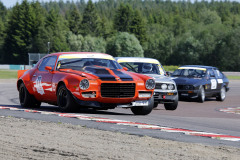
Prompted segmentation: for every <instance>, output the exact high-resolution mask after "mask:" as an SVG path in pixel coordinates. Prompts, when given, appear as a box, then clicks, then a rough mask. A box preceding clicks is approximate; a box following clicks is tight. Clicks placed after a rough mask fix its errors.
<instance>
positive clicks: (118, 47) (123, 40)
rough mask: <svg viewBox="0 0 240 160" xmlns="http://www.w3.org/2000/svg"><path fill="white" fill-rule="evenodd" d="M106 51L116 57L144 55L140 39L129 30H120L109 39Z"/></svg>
mask: <svg viewBox="0 0 240 160" xmlns="http://www.w3.org/2000/svg"><path fill="white" fill-rule="evenodd" d="M106 52H107V53H108V54H111V55H112V56H114V57H143V56H144V55H143V49H142V46H141V45H140V43H139V41H138V39H137V38H136V37H135V36H134V35H133V34H129V33H127V32H119V33H117V34H116V35H114V36H113V37H111V38H110V39H109V40H108V41H107V49H106Z"/></svg>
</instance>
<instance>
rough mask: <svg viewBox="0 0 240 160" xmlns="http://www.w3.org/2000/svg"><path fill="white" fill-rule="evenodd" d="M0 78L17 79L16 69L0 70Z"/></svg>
mask: <svg viewBox="0 0 240 160" xmlns="http://www.w3.org/2000/svg"><path fill="white" fill-rule="evenodd" d="M0 79H17V71H16V70H0Z"/></svg>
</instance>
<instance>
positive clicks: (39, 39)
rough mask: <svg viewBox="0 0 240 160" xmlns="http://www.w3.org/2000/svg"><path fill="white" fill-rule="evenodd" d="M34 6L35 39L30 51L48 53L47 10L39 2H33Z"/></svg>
mask: <svg viewBox="0 0 240 160" xmlns="http://www.w3.org/2000/svg"><path fill="white" fill-rule="evenodd" d="M31 5H32V8H33V10H34V17H33V28H34V29H33V35H32V36H33V40H32V44H31V49H30V51H29V52H31V53H47V51H48V46H47V43H48V32H47V30H46V28H45V21H46V18H45V17H46V15H47V12H46V10H44V8H43V7H42V6H41V4H40V3H39V2H38V1H37V2H33V3H32V4H31Z"/></svg>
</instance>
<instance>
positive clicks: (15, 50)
mask: <svg viewBox="0 0 240 160" xmlns="http://www.w3.org/2000/svg"><path fill="white" fill-rule="evenodd" d="M33 21H34V13H33V9H32V7H31V5H30V4H29V3H28V2H27V0H23V2H22V4H21V5H18V4H16V6H15V7H14V8H13V10H12V13H11V15H10V18H9V23H8V25H7V31H6V33H7V34H6V39H5V43H4V51H5V58H4V59H5V60H6V62H7V63H16V64H27V63H28V51H29V49H30V48H31V42H32V37H33V31H34V22H33Z"/></svg>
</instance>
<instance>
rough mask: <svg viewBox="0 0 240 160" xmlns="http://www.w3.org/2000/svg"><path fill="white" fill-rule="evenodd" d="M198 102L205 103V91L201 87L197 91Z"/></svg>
mask: <svg viewBox="0 0 240 160" xmlns="http://www.w3.org/2000/svg"><path fill="white" fill-rule="evenodd" d="M198 101H199V102H200V103H203V102H204V101H205V90H204V88H203V87H202V86H201V87H200V89H199V94H198Z"/></svg>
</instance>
